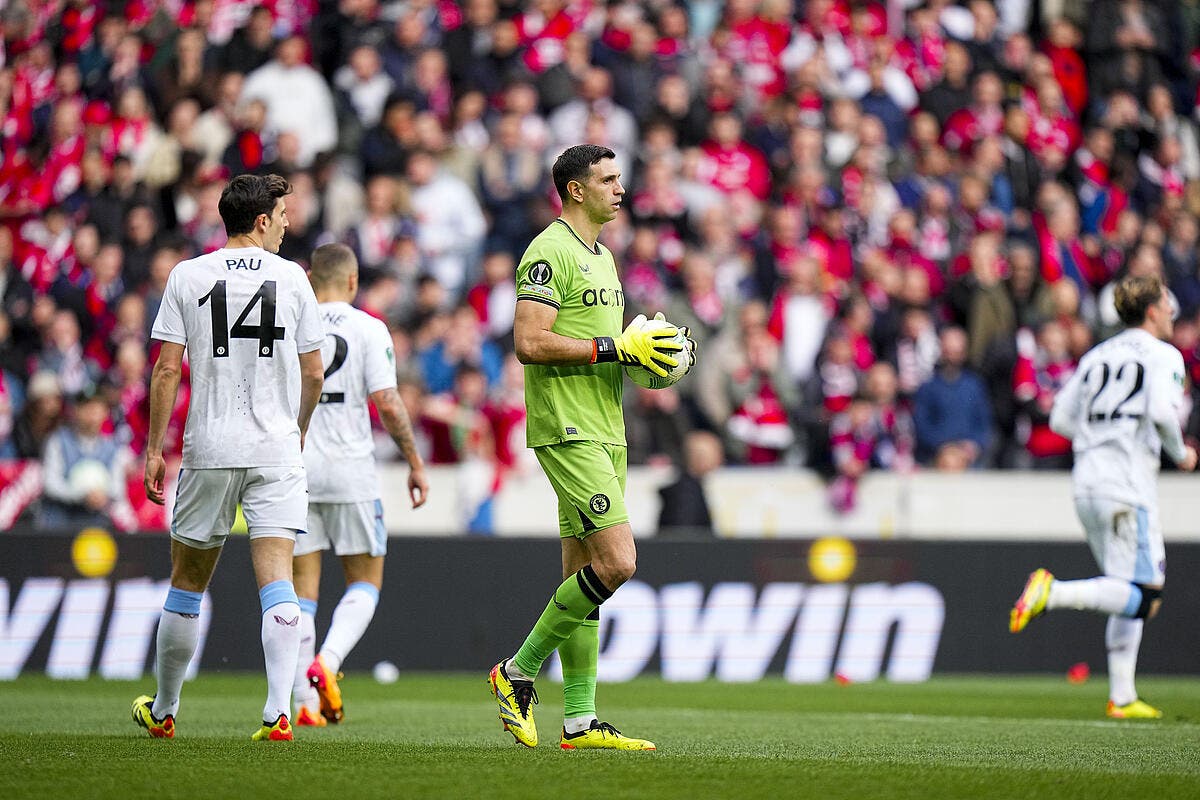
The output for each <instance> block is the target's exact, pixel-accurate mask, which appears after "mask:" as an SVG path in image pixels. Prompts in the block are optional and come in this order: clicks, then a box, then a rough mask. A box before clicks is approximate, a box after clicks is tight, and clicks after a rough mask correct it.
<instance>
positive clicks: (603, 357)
mask: <svg viewBox="0 0 1200 800" xmlns="http://www.w3.org/2000/svg"><path fill="white" fill-rule="evenodd" d="M616 360H617V343H616V342H614V341H613V337H611V336H597V337H596V338H595V339H592V363H593V364H606V363H609V362H611V361H616Z"/></svg>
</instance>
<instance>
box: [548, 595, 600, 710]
mask: <svg viewBox="0 0 1200 800" xmlns="http://www.w3.org/2000/svg"><path fill="white" fill-rule="evenodd" d="M558 657H559V658H560V659H561V660H562V678H563V716H564V717H566V718H568V719H569V718H571V717H584V716H595V714H596V662H597V661H599V660H600V609H599V608H597V609H596V610H595V611H593V612H592V613H591V614H590V615H588V618H587V619H585V620H584V621H583V622H581V623H579V627H578V628H576V629H575V632H574V633H572V634H571V636H570V638H568V639H567V640H566V641H565V642H563V643H562V644H560V645H559V646H558Z"/></svg>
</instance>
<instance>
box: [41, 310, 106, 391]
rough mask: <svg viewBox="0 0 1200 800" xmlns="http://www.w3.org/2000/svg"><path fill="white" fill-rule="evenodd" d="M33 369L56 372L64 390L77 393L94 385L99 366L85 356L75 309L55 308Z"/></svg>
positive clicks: (97, 377) (98, 375) (98, 374)
mask: <svg viewBox="0 0 1200 800" xmlns="http://www.w3.org/2000/svg"><path fill="white" fill-rule="evenodd" d="M32 369H33V370H34V371H37V370H45V371H48V372H51V373H53V374H55V375H57V376H58V380H59V385H60V386H61V388H62V391H63V392H64V393H65V394H78V393H79V392H82V391H84V390H85V389H88V388H90V387H93V386H94V385H95V383H96V381H97V380H98V379H99V378H100V369H99V367H97V366H96V364H95V363H94V362H92V361H88V360H87V359H85V358H84V354H83V342H82V339H81V334H80V330H79V320H78V319H77V318H76V316H75V315H74V314H73V313H71V312H70V311H56V312H54V315H53V317H52V318H51V320H50V323H49V325H48V326H47V327H46V331H45V333H44V335H43V345H42V349H41V352H39V353H38V355H37V357H36V359H35V363H34V366H33V368H32Z"/></svg>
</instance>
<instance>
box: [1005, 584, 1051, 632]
mask: <svg viewBox="0 0 1200 800" xmlns="http://www.w3.org/2000/svg"><path fill="white" fill-rule="evenodd" d="M1052 583H1054V576H1053V575H1051V574H1050V573H1049V572H1048V571H1047V570H1044V569H1041V568H1038V569H1035V570H1034V571H1033V572H1032V573H1031V574H1030V575H1029V580H1027V581H1026V582H1025V589H1024V591H1022V592H1021V596H1020V597H1018V598H1017V602H1016V604H1015V605H1014V606H1013V607H1012V611H1011V612H1009V615H1008V629H1009V630H1010V631H1011V632H1013V633H1020V632H1021V631H1023V630H1025V626H1026V625H1028V624H1029V621H1030V620H1031V619H1033V618H1034V617H1040V616H1041V615H1042V614H1043V613H1044V612H1045V611H1046V600H1047V598H1049V597H1050V584H1052Z"/></svg>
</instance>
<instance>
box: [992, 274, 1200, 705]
mask: <svg viewBox="0 0 1200 800" xmlns="http://www.w3.org/2000/svg"><path fill="white" fill-rule="evenodd" d="M1115 298H1116V306H1117V313H1118V314H1120V317H1121V321H1122V322H1124V323H1125V325H1126V326H1127V328H1126V330H1125V331H1123V332H1121V333H1119V334H1117V335H1116V336H1114V337H1112V338H1111V339H1109V340H1107V341H1105V342H1102V343H1101V344H1099V345H1097V346H1096V347H1094V348H1093V349H1092V350H1090V351H1088V353H1087V354H1085V355H1084V357H1083V358H1082V359H1081V360H1080V362H1079V369H1078V370H1077V371H1076V372H1075V374H1074V375H1073V376H1072V377H1071V379H1070V380H1069V381H1067V385H1066V386H1064V387H1063V388H1062V390H1061V391H1060V392H1059V394H1058V396H1057V397H1056V398H1055V399H1054V408H1053V410H1052V411H1051V413H1050V427H1051V428H1053V429H1054V431H1055V432H1057V433H1059V434H1060V435H1062V436H1065V437H1067V438H1069V439H1071V441H1072V444H1073V447H1074V451H1075V468H1074V471H1073V473H1072V482H1073V484H1074V494H1075V511H1076V513H1077V514H1078V515H1079V521H1080V522H1081V523H1082V524H1083V528H1084V530H1085V531H1086V533H1087V540H1088V545H1089V547H1090V548H1091V551H1092V555H1093V556H1094V557H1095V559H1096V563H1097V564H1098V565H1099V566H1100V570H1101V571H1102V573H1103V574H1102V575H1100V576H1098V577H1095V578H1089V579H1086V580H1075V581H1061V580H1056V579H1055V577H1054V576H1053V575H1051V574H1050V572H1049V571H1047V570H1045V569H1038V570H1036V571H1035V572H1034V573H1033V574H1031V575H1030V576H1029V580H1028V581H1027V582H1026V584H1025V589H1024V591H1023V592H1022V593H1021V596H1020V597H1019V598H1018V599H1017V602H1016V604H1015V605H1014V606H1013V609H1012V612H1011V614H1010V619H1009V629H1010V630H1011V631H1012V632H1013V633H1019V632H1020V631H1022V630H1024V629H1025V626H1026V625H1028V624H1029V621H1030V620H1031V619H1033V618H1034V617H1037V616H1039V615H1040V614H1042V613H1043V612H1044V611H1046V610H1048V609H1052V608H1074V609H1079V610H1082V611H1095V612H1098V613H1101V614H1107V615H1109V616H1108V628H1107V631H1106V635H1105V643H1106V645H1107V648H1108V678H1109V696H1108V707H1107V712H1106V713H1107V714H1108V716H1110V717H1114V718H1118V719H1132V718H1152V719H1153V718H1158V717H1161V716H1162V712H1161V711H1159V710H1158V709H1157V708H1155V707H1154V706H1152V705H1150V704H1149V703H1146V702H1145V701H1143V700H1140V699H1138V695H1137V690H1136V688H1135V687H1134V671H1135V668H1136V666H1137V655H1138V647H1139V646H1140V644H1141V641H1142V625H1143V622H1144V621H1145V620H1146V619H1149V618H1151V617H1153V616H1154V615H1155V614H1156V613H1157V612H1158V607H1159V605H1160V604H1161V602H1162V600H1161V595H1162V587H1163V582H1164V580H1165V579H1166V557H1165V553H1164V549H1163V537H1162V529H1161V527H1160V526H1159V521H1158V497H1157V494H1158V489H1157V481H1156V478H1157V476H1158V467H1159V461H1160V458H1161V456H1160V452H1161V451H1163V450H1166V452H1167V455H1168V456H1169V457H1170V458H1171V460H1172V461H1174V462H1175V463H1176V464H1178V465H1179V467H1180V469H1183V470H1187V471H1191V470H1193V469H1195V467H1196V451H1195V449H1194V448H1192V447H1190V446H1187V445H1185V444H1184V441H1183V435H1182V432H1181V430H1180V409H1181V407H1182V404H1183V380H1184V372H1183V357H1182V356H1181V355H1180V354H1179V351H1178V350H1176V349H1175V348H1174V347H1173V346H1171V345H1170V344H1168V343H1167V342H1168V340H1170V338H1171V335H1172V332H1173V330H1174V317H1175V310H1174V308H1173V305H1172V303H1171V299H1170V296H1169V295H1168V294H1167V291H1166V289H1165V288H1164V287H1163V285H1162V282H1161V281H1160V280H1159V279H1158V278H1157V277H1127V278H1124V279H1122V280H1121V281H1120V283H1118V284H1117V286H1116V292H1115Z"/></svg>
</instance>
